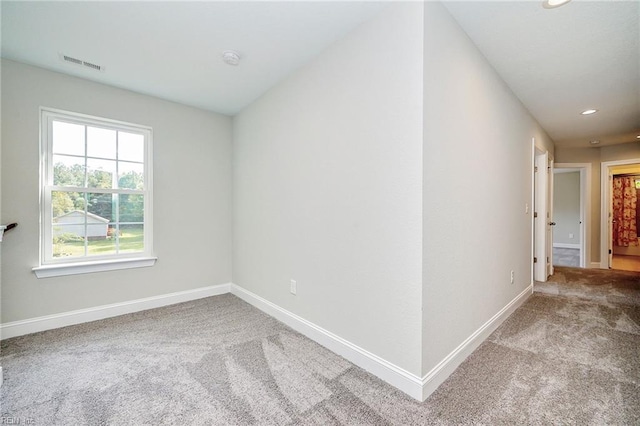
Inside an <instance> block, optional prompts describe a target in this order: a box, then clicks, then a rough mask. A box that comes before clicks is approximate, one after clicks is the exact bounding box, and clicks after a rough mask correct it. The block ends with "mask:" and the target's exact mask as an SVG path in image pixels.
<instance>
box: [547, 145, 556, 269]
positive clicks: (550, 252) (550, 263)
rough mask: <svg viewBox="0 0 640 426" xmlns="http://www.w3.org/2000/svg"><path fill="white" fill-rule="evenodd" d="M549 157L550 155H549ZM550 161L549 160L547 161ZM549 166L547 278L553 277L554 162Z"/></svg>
mask: <svg viewBox="0 0 640 426" xmlns="http://www.w3.org/2000/svg"><path fill="white" fill-rule="evenodd" d="M547 156H548V155H547ZM547 160H548V159H547ZM547 164H548V166H547V187H548V188H549V190H548V191H547V222H546V232H547V235H546V238H547V241H546V243H547V253H546V255H547V270H546V273H547V277H548V276H550V275H553V227H554V226H555V224H556V223H555V222H554V221H553V160H551V161H548V163H547Z"/></svg>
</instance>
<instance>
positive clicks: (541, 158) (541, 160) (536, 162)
mask: <svg viewBox="0 0 640 426" xmlns="http://www.w3.org/2000/svg"><path fill="white" fill-rule="evenodd" d="M532 144H533V149H532V151H533V152H532V154H533V170H532V172H533V173H532V174H533V194H532V195H533V196H532V206H533V213H534V214H532V215H531V216H532V222H533V225H532V226H533V238H532V240H533V241H532V246H533V250H532V251H533V256H532V257H533V258H536V259H537V262H535V261H534V259H531V261H532V265H533V266H532V269H533V279H534V280H535V281H540V282H545V281H547V277H548V276H549V274H550V273H552V272H553V259H552V256H551V253H550V252H549V247H550V244H551V242H550V241H549V234H550V233H549V229H548V228H549V227H550V225H549V222H551V218H550V217H549V207H550V205H549V201H550V200H549V196H550V188H549V182H550V179H549V174H550V168H551V165H552V161H553V160H552V158H551V156H550V154H549V151H547V150H546V149H544V148H541V147H538V146H536V143H535V138H534V139H533V140H532ZM536 168H537V171H536ZM536 213H537V215H536ZM547 258H548V259H549V260H548V261H547Z"/></svg>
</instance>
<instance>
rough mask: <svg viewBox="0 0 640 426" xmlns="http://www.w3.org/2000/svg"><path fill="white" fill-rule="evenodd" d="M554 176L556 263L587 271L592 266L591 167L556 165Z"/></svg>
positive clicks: (554, 243) (568, 164)
mask: <svg viewBox="0 0 640 426" xmlns="http://www.w3.org/2000/svg"><path fill="white" fill-rule="evenodd" d="M553 173H554V181H553V188H554V189H553V198H554V203H553V221H554V222H555V223H556V225H555V226H554V229H553V259H554V261H553V264H554V266H570V267H580V268H586V267H588V266H590V263H591V260H590V259H591V256H590V253H589V247H591V246H590V241H591V232H590V230H589V226H590V223H591V221H590V220H589V212H590V209H591V200H590V194H591V185H590V183H591V164H590V163H556V164H555V168H554V169H553Z"/></svg>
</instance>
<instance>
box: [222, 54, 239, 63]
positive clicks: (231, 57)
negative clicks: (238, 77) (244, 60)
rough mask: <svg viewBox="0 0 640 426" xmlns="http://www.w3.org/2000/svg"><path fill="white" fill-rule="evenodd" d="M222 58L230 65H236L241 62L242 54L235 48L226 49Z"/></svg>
mask: <svg viewBox="0 0 640 426" xmlns="http://www.w3.org/2000/svg"><path fill="white" fill-rule="evenodd" d="M222 60H223V61H224V62H225V63H227V64H229V65H233V66H236V65H238V64H239V63H240V54H239V53H238V52H236V51H234V50H225V51H224V52H222Z"/></svg>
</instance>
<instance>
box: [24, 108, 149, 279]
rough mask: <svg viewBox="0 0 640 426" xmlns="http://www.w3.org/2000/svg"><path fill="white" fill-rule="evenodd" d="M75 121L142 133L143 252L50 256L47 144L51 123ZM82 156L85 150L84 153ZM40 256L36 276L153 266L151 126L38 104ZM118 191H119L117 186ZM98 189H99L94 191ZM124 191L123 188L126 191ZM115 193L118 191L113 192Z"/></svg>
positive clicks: (49, 154)
mask: <svg viewBox="0 0 640 426" xmlns="http://www.w3.org/2000/svg"><path fill="white" fill-rule="evenodd" d="M56 119H58V120H59V121H64V122H70V123H75V124H79V125H84V126H95V127H99V128H107V129H112V130H121V131H130V132H135V133H143V135H144V137H145V141H146V143H145V153H144V192H143V193H142V195H143V196H144V201H145V202H144V220H143V224H144V251H142V252H135V253H123V254H111V255H102V256H100V255H96V256H86V257H83V258H78V257H73V258H60V259H54V258H53V256H52V253H51V238H52V233H53V222H52V218H51V217H50V216H51V214H50V209H51V203H52V200H51V193H52V191H53V190H55V187H54V186H53V182H52V181H50V179H51V178H52V176H53V167H54V165H53V150H52V147H51V146H50V144H51V137H50V136H51V130H52V122H53V121H54V120H56ZM85 156H86V153H85ZM39 190H40V206H39V207H40V255H39V263H40V264H39V266H37V267H34V268H32V270H33V272H34V273H35V274H36V276H37V277H38V278H45V277H49V276H61V275H73V274H84V273H90V272H102V271H110V270H116V269H129V268H137V267H146V266H153V264H154V263H155V261H156V260H157V258H156V257H155V256H154V255H153V130H152V128H151V127H148V126H142V125H139V124H134V123H127V122H123V121H119V120H113V119H108V118H102V117H96V116H92V115H87V114H80V113H76V112H71V111H65V110H60V109H54V108H47V107H40V188H39ZM119 191H122V190H120V189H119ZM98 192H101V191H100V190H98ZM126 192H127V191H124V193H126ZM117 193H119V192H117Z"/></svg>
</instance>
